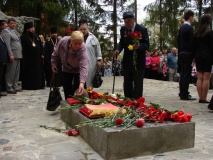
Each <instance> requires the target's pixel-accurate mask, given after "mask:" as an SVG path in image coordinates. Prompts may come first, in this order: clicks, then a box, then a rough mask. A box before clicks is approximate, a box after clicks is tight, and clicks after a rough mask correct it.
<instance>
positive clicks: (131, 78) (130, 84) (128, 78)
mask: <svg viewBox="0 0 213 160" xmlns="http://www.w3.org/2000/svg"><path fill="white" fill-rule="evenodd" d="M123 73H124V96H125V97H128V98H135V99H138V98H140V97H142V96H143V78H144V69H141V70H137V72H136V71H131V70H124V71H123Z"/></svg>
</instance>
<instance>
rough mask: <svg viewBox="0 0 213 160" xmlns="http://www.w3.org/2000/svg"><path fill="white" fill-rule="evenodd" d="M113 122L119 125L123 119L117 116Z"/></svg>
mask: <svg viewBox="0 0 213 160" xmlns="http://www.w3.org/2000/svg"><path fill="white" fill-rule="evenodd" d="M115 123H116V125H117V126H120V125H121V124H122V123H123V119H122V118H117V119H116V120H115Z"/></svg>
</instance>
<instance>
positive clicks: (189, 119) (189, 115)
mask: <svg viewBox="0 0 213 160" xmlns="http://www.w3.org/2000/svg"><path fill="white" fill-rule="evenodd" d="M186 116H187V118H188V122H190V121H191V119H192V115H191V114H186Z"/></svg>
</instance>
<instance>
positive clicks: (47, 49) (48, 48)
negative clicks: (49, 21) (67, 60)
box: [44, 27, 62, 87]
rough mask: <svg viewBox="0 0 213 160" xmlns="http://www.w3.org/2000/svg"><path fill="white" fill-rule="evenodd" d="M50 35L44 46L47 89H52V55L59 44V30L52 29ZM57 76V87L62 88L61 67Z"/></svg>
mask: <svg viewBox="0 0 213 160" xmlns="http://www.w3.org/2000/svg"><path fill="white" fill-rule="evenodd" d="M50 34H51V37H50V38H49V39H47V40H46V42H45V45H44V72H45V79H46V86H47V87H50V82H51V77H52V66H51V55H52V53H53V51H54V48H55V47H56V45H57V43H58V39H57V28H55V27H52V28H50ZM56 76H57V78H56V80H57V82H56V84H55V85H56V86H58V87H60V86H61V84H62V78H61V77H62V75H61V66H58V73H57V74H56Z"/></svg>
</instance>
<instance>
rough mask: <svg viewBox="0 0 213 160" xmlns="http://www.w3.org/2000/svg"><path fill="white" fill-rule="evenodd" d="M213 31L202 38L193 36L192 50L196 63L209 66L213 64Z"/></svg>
mask: <svg viewBox="0 0 213 160" xmlns="http://www.w3.org/2000/svg"><path fill="white" fill-rule="evenodd" d="M212 44H213V31H210V32H208V33H207V34H206V35H205V36H204V37H197V35H196V34H195V35H194V38H193V48H194V51H193V52H194V54H195V60H196V62H197V61H199V62H202V63H206V64H209V65H212V64H213V45H212Z"/></svg>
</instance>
